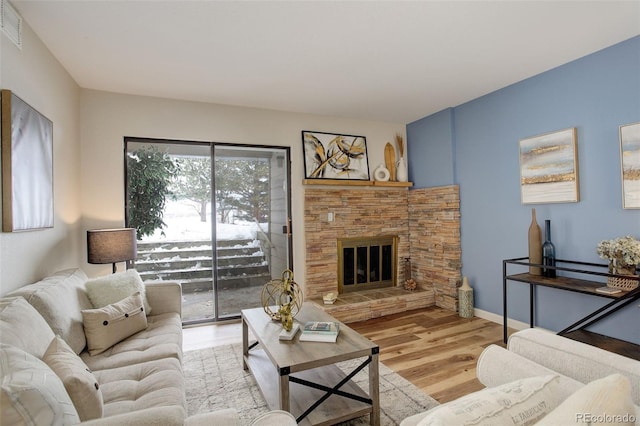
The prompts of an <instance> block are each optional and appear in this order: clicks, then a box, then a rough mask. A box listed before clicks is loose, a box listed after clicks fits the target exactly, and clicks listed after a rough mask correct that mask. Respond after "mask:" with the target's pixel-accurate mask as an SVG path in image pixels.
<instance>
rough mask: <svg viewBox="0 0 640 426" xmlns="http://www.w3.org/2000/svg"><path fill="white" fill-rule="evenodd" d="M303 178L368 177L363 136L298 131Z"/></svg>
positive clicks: (352, 178)
mask: <svg viewBox="0 0 640 426" xmlns="http://www.w3.org/2000/svg"><path fill="white" fill-rule="evenodd" d="M302 144H303V150H304V177H305V178H306V179H348V180H369V160H368V158H367V140H366V138H365V137H364V136H354V135H338V134H333V133H322V132H311V131H307V130H303V131H302Z"/></svg>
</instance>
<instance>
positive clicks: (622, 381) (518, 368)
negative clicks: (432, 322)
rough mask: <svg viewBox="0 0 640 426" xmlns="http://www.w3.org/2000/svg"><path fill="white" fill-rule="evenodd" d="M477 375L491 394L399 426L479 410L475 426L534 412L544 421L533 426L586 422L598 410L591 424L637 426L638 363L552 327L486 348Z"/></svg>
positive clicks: (639, 398)
mask: <svg viewBox="0 0 640 426" xmlns="http://www.w3.org/2000/svg"><path fill="white" fill-rule="evenodd" d="M476 375H477V377H478V379H479V381H480V382H481V383H482V384H483V385H485V386H486V387H487V388H486V389H484V390H482V391H479V392H475V393H473V394H470V395H467V396H465V397H462V398H460V399H459V400H456V401H452V402H451V403H447V404H443V405H441V406H438V407H435V408H434V409H432V410H429V411H427V412H424V413H419V414H416V415H414V416H411V417H409V418H407V419H405V420H404V421H403V422H402V423H401V425H402V426H414V425H430V424H441V423H438V422H439V421H441V420H442V418H443V417H442V415H444V417H445V418H447V417H446V416H449V417H448V419H451V418H453V417H455V415H458V414H459V415H461V416H464V415H471V412H473V411H474V410H476V409H477V411H478V412H479V413H480V414H474V415H475V416H476V418H475V420H474V423H473V424H477V425H482V424H492V425H498V424H533V423H530V422H526V421H522V423H519V421H515V420H514V421H513V423H509V421H510V420H509V419H515V418H516V415H520V416H521V417H523V418H524V417H526V416H535V415H536V414H537V415H538V416H539V417H540V418H538V419H536V420H535V422H540V424H550V425H554V424H556V425H560V424H563V425H564V424H588V423H589V422H588V420H589V419H588V418H587V416H595V415H597V414H598V413H600V417H594V418H592V419H591V421H592V423H594V424H596V423H604V424H612V423H616V424H635V425H636V426H640V407H638V405H640V361H637V360H634V359H631V358H627V357H624V356H621V355H617V354H615V353H612V352H608V351H605V350H602V349H599V348H596V347H594V346H590V345H587V344H584V343H580V342H577V341H575V340H571V339H568V338H565V337H561V336H558V335H556V334H554V333H552V332H550V331H547V330H543V329H538V328H530V329H525V330H521V331H518V332H516V333H514V334H512V335H511V336H510V338H509V341H508V344H507V348H506V349H505V348H503V347H500V346H497V345H490V346H488V347H487V348H486V349H485V350H484V351H483V352H482V354H481V355H480V357H479V358H478V362H477V369H476ZM545 390H546V391H548V392H547V394H546V395H538V399H537V400H536V399H533V400H532V404H529V405H527V398H534V397H535V396H536V395H535V394H536V393H540V394H542V393H544V391H545ZM519 398H521V399H519ZM494 403H496V404H495V405H494V406H492V404H494ZM518 404H521V405H522V407H520V408H518ZM584 404H587V406H586V407H585V406H584ZM634 404H635V405H634ZM542 406H544V410H543V409H541V408H540V407H542ZM443 407H444V409H443ZM437 410H441V412H442V413H444V414H442V413H438V412H437ZM465 410H466V411H467V413H464V414H462V413H461V412H462V411H465ZM501 410H504V411H505V412H507V414H505V418H506V422H505V423H503V422H501V420H500V419H499V417H500V411H501ZM509 410H511V412H510V413H509V412H508V411H509ZM580 410H582V411H580ZM598 410H600V411H598ZM447 411H448V413H447ZM514 413H517V414H516V415H514ZM523 413H525V414H523ZM602 413H607V414H608V415H610V416H609V418H607V417H606V416H604V415H602ZM620 413H622V414H620ZM614 415H617V416H618V417H614ZM625 415H626V416H625ZM452 416H453V417H452ZM606 420H609V421H606ZM611 420H613V421H611ZM485 421H486V423H485ZM529 421H530V420H529Z"/></svg>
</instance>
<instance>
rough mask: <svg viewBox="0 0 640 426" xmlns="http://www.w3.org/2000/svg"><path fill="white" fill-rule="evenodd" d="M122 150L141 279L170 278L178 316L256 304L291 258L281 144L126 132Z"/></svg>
mask: <svg viewBox="0 0 640 426" xmlns="http://www.w3.org/2000/svg"><path fill="white" fill-rule="evenodd" d="M125 150H126V160H127V161H126V177H127V178H126V215H127V222H128V223H127V224H128V226H133V227H136V228H137V229H138V239H139V241H138V259H137V260H136V269H137V270H138V272H139V273H140V275H141V277H142V278H143V280H145V281H151V280H167V281H176V282H178V283H180V285H181V286H182V295H183V296H182V303H183V321H184V322H185V323H195V322H202V321H215V320H221V319H227V318H233V317H237V316H238V315H239V314H240V311H241V310H242V309H246V308H251V307H259V306H261V300H260V294H261V291H262V287H263V285H264V284H265V283H266V282H267V281H269V280H271V279H273V278H279V277H280V275H281V273H282V271H283V270H284V269H287V268H290V267H291V265H292V254H291V249H290V247H291V235H290V233H289V231H288V230H289V229H290V227H289V224H288V221H289V208H290V204H289V199H290V193H289V150H288V148H272V147H257V146H238V145H228V144H215V143H190V142H182V141H157V140H147V139H137V138H127V139H126V140H125Z"/></svg>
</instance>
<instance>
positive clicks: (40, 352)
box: [0, 297, 55, 358]
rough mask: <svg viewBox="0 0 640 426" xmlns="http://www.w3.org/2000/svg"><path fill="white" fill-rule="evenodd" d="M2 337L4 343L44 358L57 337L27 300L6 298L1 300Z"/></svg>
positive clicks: (0, 328) (0, 321) (0, 334)
mask: <svg viewBox="0 0 640 426" xmlns="http://www.w3.org/2000/svg"><path fill="white" fill-rule="evenodd" d="M25 330H29V332H28V333H25ZM0 336H1V337H2V342H3V343H6V344H9V345H12V346H16V347H18V348H20V349H22V350H23V351H25V352H27V353H30V354H31V355H33V356H35V357H37V358H42V357H43V356H44V353H45V352H46V350H47V347H48V346H49V342H51V339H53V337H54V336H55V335H54V334H53V331H52V330H51V327H49V324H47V322H46V321H45V320H44V318H42V315H40V314H39V313H38V311H36V309H35V308H34V307H33V306H31V305H30V304H29V302H27V301H26V299H25V298H23V297H5V298H2V299H0Z"/></svg>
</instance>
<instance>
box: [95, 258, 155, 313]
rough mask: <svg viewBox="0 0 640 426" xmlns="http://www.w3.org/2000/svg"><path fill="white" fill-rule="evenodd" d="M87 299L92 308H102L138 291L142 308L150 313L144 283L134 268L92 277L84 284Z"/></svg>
mask: <svg viewBox="0 0 640 426" xmlns="http://www.w3.org/2000/svg"><path fill="white" fill-rule="evenodd" d="M85 288H86V290H87V295H88V296H89V300H90V301H91V303H92V304H93V307H94V308H102V307H104V306H107V305H111V304H112V303H116V302H119V301H121V300H122V299H124V298H125V297H127V296H131V295H132V294H133V293H135V292H137V291H139V292H140V294H141V295H142V300H143V302H144V310H145V311H146V313H147V315H149V314H151V306H149V303H148V302H147V296H146V293H145V287H144V283H143V282H142V278H140V274H139V273H138V271H136V270H135V269H128V270H126V271H125V272H116V273H115V274H111V275H105V276H103V277H98V278H92V279H90V280H87V283H86V284H85Z"/></svg>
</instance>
